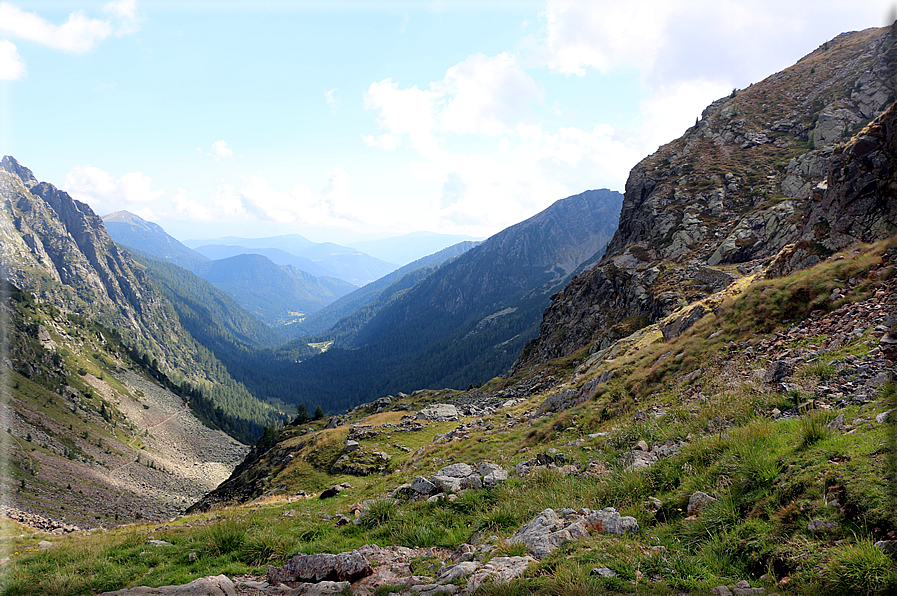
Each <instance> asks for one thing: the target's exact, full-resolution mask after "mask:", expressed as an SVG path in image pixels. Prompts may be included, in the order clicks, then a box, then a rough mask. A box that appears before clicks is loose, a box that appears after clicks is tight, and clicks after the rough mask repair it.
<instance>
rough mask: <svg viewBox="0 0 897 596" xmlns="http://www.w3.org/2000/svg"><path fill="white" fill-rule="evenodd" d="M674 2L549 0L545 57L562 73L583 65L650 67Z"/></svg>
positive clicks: (603, 69) (580, 70)
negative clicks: (546, 53)
mask: <svg viewBox="0 0 897 596" xmlns="http://www.w3.org/2000/svg"><path fill="white" fill-rule="evenodd" d="M679 6H680V3H677V2H668V1H663V0H640V1H639V2H616V1H614V2H604V1H595V2H576V1H574V0H549V1H548V7H547V9H546V12H545V18H546V21H547V35H546V39H545V43H546V45H547V50H548V62H549V64H550V66H551V67H552V68H554V69H555V70H557V71H559V72H561V73H563V74H576V75H580V76H582V75H585V69H586V68H587V67H592V68H596V69H598V70H599V71H601V72H606V71H607V70H609V69H611V68H626V67H635V68H639V69H644V68H651V67H652V66H653V64H654V61H655V60H656V58H657V54H658V52H659V51H660V48H661V47H662V46H663V45H664V43H665V42H666V33H667V32H666V27H665V24H666V22H667V19H668V17H669V15H670V13H672V12H674V11H676V10H679Z"/></svg>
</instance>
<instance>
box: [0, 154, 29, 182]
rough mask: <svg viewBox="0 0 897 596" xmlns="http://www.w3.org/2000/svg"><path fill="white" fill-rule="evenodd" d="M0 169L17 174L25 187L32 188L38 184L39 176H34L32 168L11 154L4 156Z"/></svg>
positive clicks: (0, 162) (0, 161)
mask: <svg viewBox="0 0 897 596" xmlns="http://www.w3.org/2000/svg"><path fill="white" fill-rule="evenodd" d="M0 169H2V170H5V171H7V172H9V173H10V174H14V175H15V176H17V177H18V178H19V180H21V181H22V184H23V185H24V186H25V188H31V187H32V186H34V185H35V184H37V178H35V177H34V174H32V173H31V170H29V169H28V168H26V167H25V166H23V165H21V164H20V163H19V162H17V161H16V159H15V158H14V157H12V156H11V155H4V156H3V159H2V160H0Z"/></svg>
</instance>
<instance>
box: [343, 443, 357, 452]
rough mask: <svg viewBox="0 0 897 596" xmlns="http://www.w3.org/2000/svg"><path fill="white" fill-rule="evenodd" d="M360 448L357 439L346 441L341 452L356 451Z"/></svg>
mask: <svg viewBox="0 0 897 596" xmlns="http://www.w3.org/2000/svg"><path fill="white" fill-rule="evenodd" d="M359 449H361V445H360V444H359V443H358V441H346V446H345V447H343V453H352V452H353V451H358V450H359Z"/></svg>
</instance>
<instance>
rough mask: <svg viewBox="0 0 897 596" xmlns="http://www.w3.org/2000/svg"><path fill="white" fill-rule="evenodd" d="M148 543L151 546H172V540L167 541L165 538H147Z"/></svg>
mask: <svg viewBox="0 0 897 596" xmlns="http://www.w3.org/2000/svg"><path fill="white" fill-rule="evenodd" d="M146 544H148V545H149V546H172V544H171V543H170V542H166V541H165V540H147V541H146Z"/></svg>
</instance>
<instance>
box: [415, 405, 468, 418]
mask: <svg viewBox="0 0 897 596" xmlns="http://www.w3.org/2000/svg"><path fill="white" fill-rule="evenodd" d="M458 418H459V414H458V408H456V407H455V406H453V405H452V404H433V405H432V406H427V407H426V408H424V409H423V410H421V411H420V412H418V413H417V419H418V420H432V421H434V422H452V421H455V420H458Z"/></svg>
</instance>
